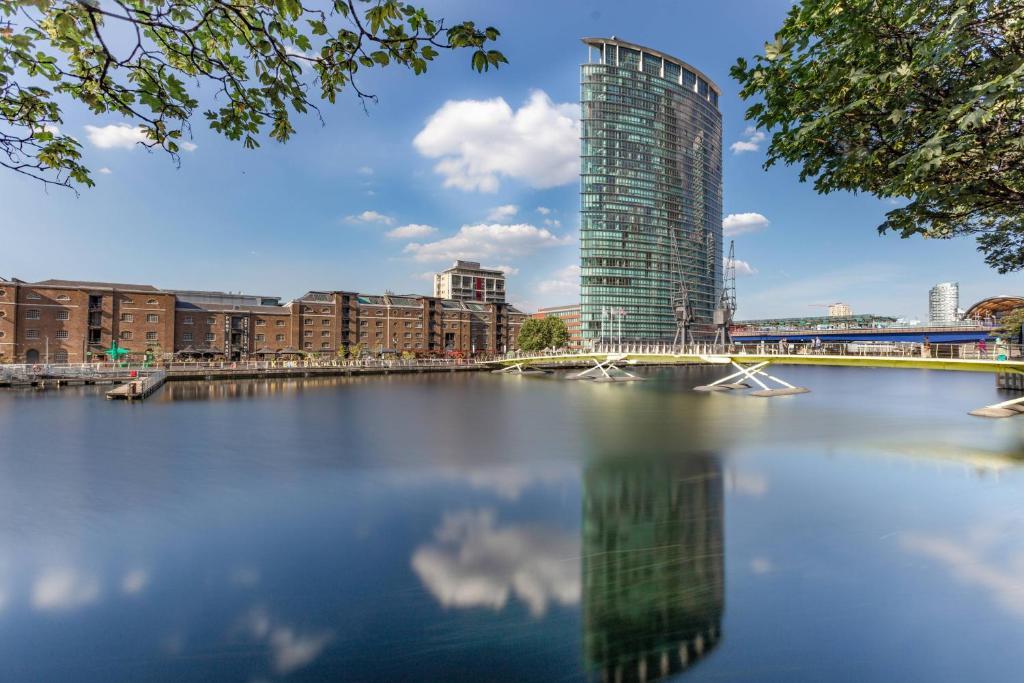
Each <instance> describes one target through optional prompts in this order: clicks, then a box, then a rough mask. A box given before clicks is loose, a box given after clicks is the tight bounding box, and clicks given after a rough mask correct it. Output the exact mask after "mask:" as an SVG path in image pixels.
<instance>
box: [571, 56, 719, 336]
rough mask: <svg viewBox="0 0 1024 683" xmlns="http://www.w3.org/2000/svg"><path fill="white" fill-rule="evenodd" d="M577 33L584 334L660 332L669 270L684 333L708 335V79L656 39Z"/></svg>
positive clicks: (713, 119) (713, 93) (712, 152)
mask: <svg viewBox="0 0 1024 683" xmlns="http://www.w3.org/2000/svg"><path fill="white" fill-rule="evenodd" d="M583 42H584V43H585V44H586V45H587V46H588V49H589V50H590V59H589V61H588V63H586V64H584V65H583V66H582V74H581V97H580V102H581V109H582V112H581V114H582V137H581V157H582V165H581V168H582V170H581V195H582V196H581V223H580V252H581V253H580V257H581V262H580V266H581V294H580V303H581V317H582V327H583V330H582V333H583V339H584V343H585V344H587V343H589V344H593V343H594V342H597V341H598V340H599V339H601V338H605V339H609V338H611V337H612V336H613V330H614V336H615V337H616V338H618V337H619V334H620V333H619V329H620V326H621V338H622V339H623V340H627V339H628V340H646V341H654V340H667V341H671V340H672V339H673V337H674V335H675V331H676V322H675V316H674V315H673V309H672V297H673V294H674V293H675V291H676V290H677V289H678V284H677V282H678V280H679V279H680V278H681V279H682V280H683V282H685V285H686V290H687V292H688V296H689V302H690V309H691V310H692V313H693V319H694V326H693V330H694V332H695V334H698V335H700V334H710V335H711V336H713V335H714V332H713V316H714V309H715V306H716V304H717V302H718V297H719V295H720V292H721V288H722V265H723V264H722V116H721V113H720V112H719V111H718V95H719V90H718V86H716V85H715V84H714V83H711V82H710V80H708V79H707V78H706V77H705V76H704V75H703V74H700V73H699V72H697V71H696V70H695V69H693V68H692V67H691V66H689V65H687V64H686V63H684V62H682V61H680V60H678V59H675V58H673V57H670V56H668V55H665V54H663V53H661V52H659V51H657V50H651V49H648V48H645V47H642V46H639V45H633V44H630V43H625V42H623V41H620V40H616V39H614V38H586V39H584V41H583ZM677 255H678V256H677ZM613 314H614V315H615V316H617V317H616V318H615V321H614V323H613V321H612V316H613ZM623 314H624V315H623ZM620 317H621V321H620V319H619V318H620Z"/></svg>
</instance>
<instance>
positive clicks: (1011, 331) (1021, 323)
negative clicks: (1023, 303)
mask: <svg viewBox="0 0 1024 683" xmlns="http://www.w3.org/2000/svg"><path fill="white" fill-rule="evenodd" d="M1021 327H1024V308H1016V309H1014V310H1012V311H1010V312H1009V313H1007V314H1006V315H1004V316H1003V318H1002V320H1000V321H999V334H1000V335H1001V336H1004V337H1006V338H1007V339H1009V340H1010V341H1011V342H1013V343H1018V342H1020V341H1021Z"/></svg>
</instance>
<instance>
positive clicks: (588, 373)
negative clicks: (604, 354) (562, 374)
mask: <svg viewBox="0 0 1024 683" xmlns="http://www.w3.org/2000/svg"><path fill="white" fill-rule="evenodd" d="M625 358H626V357H625V356H608V358H606V359H605V360H603V361H597V360H594V367H592V368H588V369H586V370H584V371H583V372H580V373H578V374H575V375H569V377H568V379H589V380H593V381H595V382H638V381H641V380H644V379H646V377H639V376H637V375H634V374H633V373H631V372H626V371H625V370H623V369H622V368H620V367H618V366H617V365H615V363H616V362H621V361H623V360H625Z"/></svg>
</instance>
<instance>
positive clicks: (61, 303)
mask: <svg viewBox="0 0 1024 683" xmlns="http://www.w3.org/2000/svg"><path fill="white" fill-rule="evenodd" d="M186 297H187V298H186ZM278 302H280V297H267V296H251V295H246V294H227V293H224V292H199V291H193V290H188V291H182V290H162V289H158V288H156V287H154V286H152V285H132V284H119V283H110V282H86V281H80V280H44V281H42V282H24V281H21V280H17V279H10V280H5V279H3V278H0V363H12V362H13V363H33V364H34V363H68V362H70V363H81V362H90V361H95V360H103V359H104V358H105V353H106V352H107V350H108V349H110V348H111V347H112V346H114V345H116V346H118V347H119V348H120V349H123V350H125V351H127V352H129V353H130V354H131V356H132V357H140V356H143V355H146V356H152V357H155V358H161V357H169V356H171V355H174V354H177V355H182V354H184V355H205V356H215V357H220V358H225V359H229V360H244V359H247V358H252V357H266V356H268V355H275V354H278V353H287V354H292V355H296V354H322V355H331V356H333V355H335V354H337V353H339V352H345V351H352V350H353V349H356V348H361V349H363V350H364V351H365V352H367V353H404V352H410V353H414V354H426V355H441V354H452V353H459V354H462V355H465V356H471V355H479V354H492V353H504V352H506V351H511V350H512V349H514V348H516V345H517V343H518V337H519V329H520V328H521V327H522V324H523V321H524V320H525V319H526V314H525V313H523V312H522V311H519V310H518V309H516V308H515V307H514V306H511V305H509V304H506V303H476V302H471V301H452V300H447V299H439V298H435V297H428V296H419V295H405V296H396V295H393V294H383V295H371V294H359V293H356V292H347V291H311V292H307V293H305V294H303V295H302V296H301V297H298V298H297V299H294V300H292V301H289V302H288V303H285V304H280V303H278Z"/></svg>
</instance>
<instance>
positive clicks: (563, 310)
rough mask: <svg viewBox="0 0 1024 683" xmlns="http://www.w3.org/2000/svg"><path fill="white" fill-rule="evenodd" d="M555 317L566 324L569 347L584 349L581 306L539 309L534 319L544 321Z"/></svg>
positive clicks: (533, 316) (572, 305) (571, 305)
mask: <svg viewBox="0 0 1024 683" xmlns="http://www.w3.org/2000/svg"><path fill="white" fill-rule="evenodd" d="M549 315H550V316H554V317H556V318H558V319H560V320H561V321H562V322H564V323H565V327H566V329H567V330H568V331H569V347H568V348H570V349H580V348H583V337H582V336H581V335H580V305H579V304H569V305H568V306H549V307H547V308H538V309H537V312H536V313H534V314H533V315H532V316H530V317H532V318H539V319H541V320H543V319H544V318H546V317H548V316H549Z"/></svg>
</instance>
